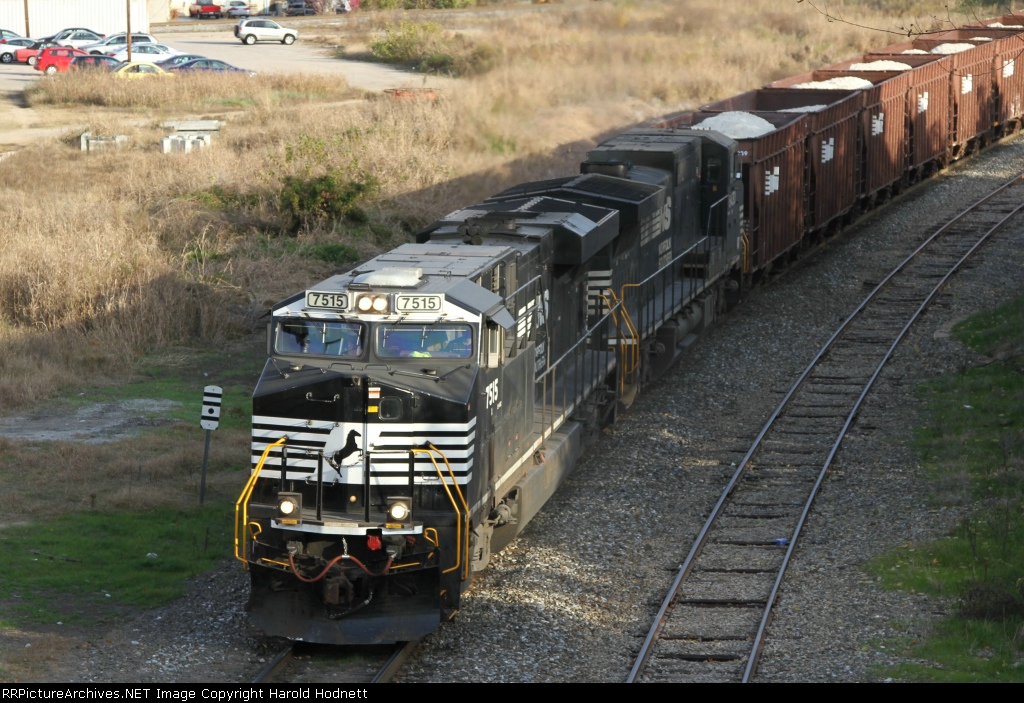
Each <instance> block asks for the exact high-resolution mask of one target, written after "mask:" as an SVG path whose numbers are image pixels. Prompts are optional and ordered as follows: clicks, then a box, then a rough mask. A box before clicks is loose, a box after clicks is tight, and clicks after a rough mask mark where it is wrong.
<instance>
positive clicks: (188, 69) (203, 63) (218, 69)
mask: <svg viewBox="0 0 1024 703" xmlns="http://www.w3.org/2000/svg"><path fill="white" fill-rule="evenodd" d="M167 70H168V71H171V72H174V73H197V72H206V71H212V72H215V73H247V74H248V75H250V76H255V75H256V72H255V71H248V70H246V69H244V68H238V67H237V66H232V65H231V64H229V63H225V62H223V61H218V60H217V59H195V60H193V61H186V62H185V63H181V64H178V65H177V66H170V67H168V69H167Z"/></svg>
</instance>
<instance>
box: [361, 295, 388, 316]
mask: <svg viewBox="0 0 1024 703" xmlns="http://www.w3.org/2000/svg"><path fill="white" fill-rule="evenodd" d="M389 307H391V306H390V304H389V303H388V297H387V296H386V295H363V296H360V297H359V300H357V301H356V308H357V309H358V310H359V312H375V313H377V314H381V315H382V314H384V313H386V312H387V311H388V308H389Z"/></svg>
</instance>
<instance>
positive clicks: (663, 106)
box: [0, 0, 945, 409]
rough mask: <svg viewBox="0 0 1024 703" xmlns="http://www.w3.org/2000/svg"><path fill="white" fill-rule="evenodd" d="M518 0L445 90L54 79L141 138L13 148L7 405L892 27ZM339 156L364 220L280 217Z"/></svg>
mask: <svg viewBox="0 0 1024 703" xmlns="http://www.w3.org/2000/svg"><path fill="white" fill-rule="evenodd" d="M516 7H518V8H520V9H522V10H523V11H517V12H515V13H513V14H511V15H507V16H501V17H499V18H484V19H477V20H473V19H472V17H469V18H468V19H467V16H466V15H462V14H460V15H452V20H451V22H446V23H445V26H446V27H449V28H450V30H451V31H453V32H461V33H465V34H467V35H471V37H472V40H473V41H474V42H477V43H486V44H487V45H488V46H490V47H492V48H493V49H494V51H495V53H496V56H497V57H498V60H497V66H496V68H495V69H494V70H492V71H490V72H489V73H487V74H485V75H481V76H476V77H473V78H470V79H465V80H460V81H457V82H454V83H452V87H451V88H450V89H447V90H446V91H445V92H444V94H443V95H442V96H441V97H440V98H439V99H438V100H434V101H393V100H387V99H373V100H370V101H368V102H365V103H360V104H356V105H352V104H338V103H337V102H336V101H337V100H338V99H340V98H342V97H344V96H345V95H347V94H348V93H347V92H346V89H345V88H344V87H343V86H339V85H338V83H337V81H336V80H333V79H323V78H320V77H317V76H306V77H279V76H258V77H256V78H254V79H249V78H245V77H231V76H216V77H209V76H184V77H178V78H176V79H168V80H165V81H125V82H124V83H117V84H113V81H112V79H110V78H109V77H106V76H93V77H86V76H75V77H71V78H65V77H57V79H56V80H50V79H46V80H42V81H40V83H39V86H40V87H39V88H38V89H35V90H34V91H31V92H30V94H29V99H30V100H31V101H32V102H33V103H34V104H46V105H51V106H62V105H68V106H71V109H68V110H67V114H68V121H69V122H81V121H83V120H86V121H88V122H89V123H90V126H91V129H92V131H94V132H96V133H101V134H113V133H123V134H127V135H129V137H130V138H131V143H130V145H129V147H128V148H127V149H125V150H121V151H118V152H108V153H97V154H92V155H83V154H82V153H81V152H79V151H78V150H77V142H76V141H75V140H74V139H73V138H70V139H66V140H52V141H49V142H45V143H40V144H38V145H36V146H33V147H31V148H28V149H25V150H23V151H22V152H20V153H18V154H16V155H14V156H12V157H10V158H8V159H6V160H4V161H3V162H0V211H2V212H3V213H4V222H5V225H6V229H5V232H6V235H7V236H6V238H5V239H4V240H2V241H0V248H2V249H0V250H2V253H3V256H2V257H0V302H2V306H0V340H2V341H3V343H5V345H6V348H7V349H8V350H9V353H8V354H6V355H5V356H4V358H3V359H0V404H2V405H3V406H4V407H5V408H6V409H10V408H12V407H13V408H16V407H17V406H18V405H19V404H22V403H25V402H32V401H33V400H37V399H39V398H40V397H44V396H46V395H47V394H49V393H52V391H53V389H55V388H57V387H59V386H63V385H68V384H73V383H81V382H88V381H89V379H90V378H92V377H98V376H103V375H104V374H107V373H109V370H110V368H111V367H115V366H116V367H117V368H119V369H123V368H124V365H125V364H126V363H130V361H131V360H132V359H134V358H136V357H137V356H138V355H139V354H142V353H145V352H147V351H149V350H153V349H156V348H160V347H162V346H165V345H167V344H170V343H214V344H215V343H217V342H218V341H220V340H222V339H225V338H229V337H231V336H234V335H236V334H238V332H240V331H242V330H245V329H250V328H251V327H252V326H253V324H252V323H253V320H254V319H255V318H256V316H257V315H258V314H259V313H261V312H262V310H263V309H264V307H265V306H266V305H267V304H269V303H271V302H273V301H275V300H277V299H279V298H281V297H283V296H284V295H287V294H290V293H292V292H294V291H295V290H298V289H300V288H302V287H303V286H305V285H306V284H307V283H308V282H309V281H311V280H315V279H316V278H317V277H319V276H323V275H325V274H326V273H328V272H329V271H330V269H331V265H330V264H328V263H324V262H322V261H317V260H315V259H313V258H311V257H310V256H308V255H307V254H306V252H308V251H310V248H311V247H312V246H313V245H316V244H318V243H323V242H336V241H340V242H345V243H348V244H350V245H352V246H354V247H355V248H356V249H357V250H358V251H360V252H362V253H363V254H365V255H370V254H372V253H374V252H375V251H378V250H380V249H382V248H390V247H392V246H394V245H395V244H397V243H399V242H400V241H403V240H404V239H405V238H406V237H407V236H408V233H409V232H410V231H413V230H415V228H416V227H418V226H420V225H422V224H425V223H426V222H428V221H430V220H431V219H432V218H435V217H437V216H438V215H440V214H443V213H444V212H447V211H450V210H451V209H454V208H456V207H458V206H461V205H465V204H468V203H469V202H472V201H475V200H478V199H481V198H483V197H486V196H487V195H489V194H490V193H493V192H495V191H497V190H498V189H500V188H504V187H508V186H509V185H512V184H514V183H517V182H522V181H524V180H530V179H538V178H546V177H551V176H555V175H561V174H567V173H572V172H573V171H574V170H575V168H576V164H577V163H578V162H579V161H580V160H581V159H582V158H583V156H584V154H585V151H586V149H587V148H589V147H590V146H592V145H593V144H594V143H595V142H596V141H597V140H599V139H600V138H601V137H602V136H604V135H607V134H609V133H611V132H613V131H614V130H618V129H622V128H623V127H625V126H628V125H630V124H632V123H635V122H637V121H640V120H643V119H646V118H649V117H653V116H656V115H659V114H664V113H667V112H671V111H674V110H678V109H685V108H691V107H694V106H697V105H699V104H701V103H703V102H705V101H709V100H712V99H717V98H721V97H724V96H727V95H730V94H734V93H738V92H740V91H743V90H747V89H750V88H753V87H756V86H759V85H762V84H764V83H766V82H768V81H770V80H773V79H776V78H779V77H782V76H786V75H791V74H796V73H799V72H802V71H806V70H809V69H810V68H812V67H814V66H817V65H822V64H825V63H827V62H831V61H836V60H839V59H842V58H845V57H847V56H850V55H853V54H856V53H858V52H861V51H863V50H865V49H868V48H870V47H873V46H880V45H884V44H887V43H891V42H892V41H896V38H894V36H893V35H888V34H883V33H880V32H878V31H874V30H871V29H864V28H862V27H857V26H854V25H852V24H848V23H845V22H830V21H828V20H827V19H826V18H825V17H823V16H822V15H821V14H819V13H818V12H815V11H814V10H813V9H812V8H810V7H809V6H808V4H807V3H800V4H798V3H779V2H777V1H775V0H750V1H749V2H746V3H721V2H717V1H712V0H685V1H684V0H648V1H647V2H625V1H619V2H601V3H594V2H568V3H566V4H565V5H563V6H553V7H552V8H551V11H546V10H545V11H540V12H538V11H535V10H536V8H528V7H527V8H524V7H523V6H516ZM830 9H831V10H832V11H835V12H842V13H843V16H844V17H846V18H848V19H850V20H853V21H856V22H857V23H859V24H861V25H866V26H873V27H882V28H890V29H893V30H895V29H896V28H898V27H900V26H906V25H907V24H908V23H909V22H910V21H916V22H918V23H919V24H928V23H931V24H934V25H936V26H937V25H938V24H939V20H931V19H929V17H930V16H935V17H939V18H941V17H943V16H944V12H945V10H944V9H943V6H942V5H941V4H939V2H938V1H937V0H934V1H932V2H921V3H918V4H916V5H915V6H914V7H913V8H912V9H911V11H910V12H909V13H908V14H906V15H903V16H900V17H896V16H894V15H891V14H887V13H882V12H880V11H878V10H876V9H872V8H871V7H869V6H866V5H861V4H857V3H851V2H846V3H831V4H830ZM394 21H395V16H390V15H387V14H386V13H379V14H377V13H365V14H362V15H360V16H357V17H354V18H353V22H351V23H350V27H351V32H350V34H348V35H344V36H341V35H338V36H335V35H331V34H329V33H327V34H325V38H324V39H323V40H322V41H323V42H325V43H328V44H331V43H334V44H342V45H345V46H346V47H350V48H351V49H352V50H353V51H358V50H359V48H360V47H361V46H363V47H365V44H366V42H367V41H369V39H371V38H372V37H373V36H374V33H375V32H377V31H379V30H380V28H381V27H384V26H387V24H388V23H393V22H394ZM238 108H244V110H238ZM53 110H54V108H52V107H51V108H49V111H50V112H51V113H52V111H53ZM232 110H235V113H234V115H233V116H232V117H231V120H230V122H229V123H228V125H227V126H226V128H225V129H224V130H223V131H222V132H221V134H219V135H217V136H216V137H215V138H214V146H213V148H212V149H211V150H209V151H208V152H204V153H199V154H190V155H171V156H166V155H162V154H160V153H159V150H158V148H157V144H158V141H159V138H160V137H161V136H163V135H164V134H166V132H165V130H162V129H160V128H159V127H158V123H159V121H160V120H162V119H166V118H168V117H174V116H190V115H196V114H200V115H208V114H210V113H213V112H218V111H232ZM289 154H290V155H291V157H290V158H289ZM40 164H45V167H40ZM328 170H334V171H335V172H338V173H343V174H348V173H351V174H353V176H354V177H355V176H357V175H367V176H372V177H373V178H374V180H375V181H376V182H377V183H378V185H379V187H378V189H377V191H376V194H375V196H374V197H373V199H372V201H370V202H367V203H364V206H365V207H366V208H367V209H368V211H369V214H370V219H369V222H368V223H366V224H362V225H353V224H352V223H347V222H333V223H332V222H327V223H323V224H321V225H318V226H316V227H313V228H307V229H305V230H301V231H300V232H299V233H298V234H297V235H295V236H288V235H285V234H284V233H283V231H282V218H281V213H280V210H279V205H278V193H279V190H280V185H281V180H282V179H283V178H284V177H286V176H304V175H306V176H308V175H313V176H315V175H321V174H323V173H325V172H327V171H328ZM57 184H60V185H59V186H58V185H57Z"/></svg>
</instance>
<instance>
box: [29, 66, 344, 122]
mask: <svg viewBox="0 0 1024 703" xmlns="http://www.w3.org/2000/svg"><path fill="white" fill-rule="evenodd" d="M358 94H359V93H358V91H353V90H351V89H350V88H349V87H348V84H347V83H346V82H345V80H344V79H339V78H336V77H331V76H319V75H302V74H288V75H284V74H262V75H257V76H252V77H250V76H248V75H245V74H240V73H224V74H208V73H174V74H171V75H169V76H167V77H152V78H144V79H135V80H132V79H125V78H119V77H117V76H115V75H114V74H112V73H107V72H105V71H86V72H81V73H70V72H69V73H63V74H56V75H53V76H44V77H42V78H41V80H39V81H37V82H36V83H34V84H33V85H31V86H30V87H29V88H27V89H26V90H25V100H26V102H28V104H29V105H31V106H34V107H35V106H40V105H66V106H81V105H96V106H99V107H120V108H146V109H153V110H173V111H175V112H179V113H180V112H181V111H188V110H190V111H201V110H223V109H231V108H253V107H259V108H263V109H272V108H278V107H281V106H283V105H295V104H301V103H306V102H314V101H319V102H322V101H325V100H343V99H346V98H351V97H354V96H356V95H358Z"/></svg>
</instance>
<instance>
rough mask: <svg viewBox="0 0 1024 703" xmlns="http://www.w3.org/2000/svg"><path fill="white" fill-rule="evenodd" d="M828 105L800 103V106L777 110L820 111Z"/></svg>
mask: <svg viewBox="0 0 1024 703" xmlns="http://www.w3.org/2000/svg"><path fill="white" fill-rule="evenodd" d="M826 107H828V105H800V106H799V107H787V108H783V109H782V110H776V112H818V111H820V110H824V109H825V108H826Z"/></svg>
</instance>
